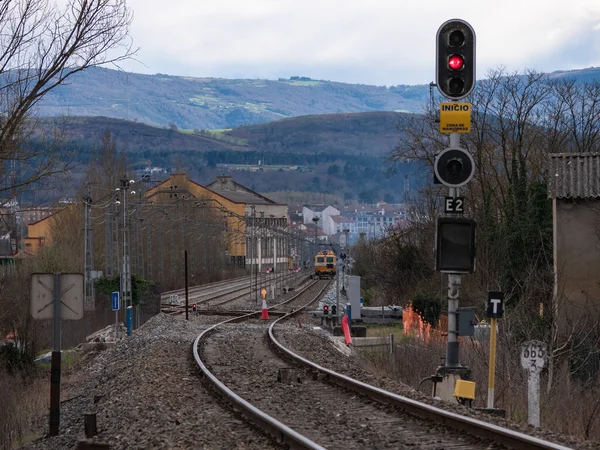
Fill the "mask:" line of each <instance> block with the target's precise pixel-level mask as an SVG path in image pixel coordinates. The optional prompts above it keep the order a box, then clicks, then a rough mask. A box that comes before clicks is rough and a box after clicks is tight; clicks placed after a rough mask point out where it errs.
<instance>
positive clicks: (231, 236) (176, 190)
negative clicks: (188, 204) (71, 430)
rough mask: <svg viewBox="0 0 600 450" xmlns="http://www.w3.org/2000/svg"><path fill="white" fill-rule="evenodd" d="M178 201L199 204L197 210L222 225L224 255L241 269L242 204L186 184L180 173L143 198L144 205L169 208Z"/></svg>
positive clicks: (191, 183) (243, 204) (243, 211)
mask: <svg viewBox="0 0 600 450" xmlns="http://www.w3.org/2000/svg"><path fill="white" fill-rule="evenodd" d="M179 199H186V200H196V201H198V202H199V205H198V206H202V207H205V208H207V209H209V210H210V211H211V213H213V214H214V215H215V216H217V217H218V218H219V219H220V220H222V221H224V225H225V231H226V234H228V239H227V242H228V245H227V251H228V252H229V253H230V255H231V257H232V259H235V261H236V262H237V263H238V265H243V264H244V258H245V256H246V242H245V238H244V237H245V233H246V222H245V220H244V215H245V203H244V202H236V201H233V200H230V199H228V198H227V197H225V196H223V195H220V194H218V193H217V192H215V191H213V190H211V189H209V188H207V187H204V186H202V185H200V184H198V183H196V182H194V181H192V180H190V179H189V178H188V177H187V175H186V174H183V173H177V174H172V175H171V176H170V177H169V178H168V179H167V180H165V181H163V182H162V183H160V184H158V185H156V186H154V187H152V188H151V189H149V190H148V191H147V192H146V194H145V195H144V200H145V201H146V202H152V203H155V204H162V205H172V204H174V203H176V202H177V201H178V200H179Z"/></svg>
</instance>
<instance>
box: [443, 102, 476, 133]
mask: <svg viewBox="0 0 600 450" xmlns="http://www.w3.org/2000/svg"><path fill="white" fill-rule="evenodd" d="M470 132H471V104H470V103H457V102H447V103H440V133H470Z"/></svg>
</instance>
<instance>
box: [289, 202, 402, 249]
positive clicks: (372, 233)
mask: <svg viewBox="0 0 600 450" xmlns="http://www.w3.org/2000/svg"><path fill="white" fill-rule="evenodd" d="M289 216H290V220H291V222H292V224H294V223H301V224H302V225H304V227H305V228H311V229H312V230H313V233H314V226H315V222H314V221H313V218H318V220H317V221H316V226H317V227H318V228H319V230H321V232H322V236H324V237H325V238H326V240H328V241H330V242H344V238H341V239H340V237H341V236H342V235H343V234H344V230H348V238H349V241H350V244H352V243H354V242H355V241H356V240H357V239H359V238H360V235H361V233H364V236H365V238H367V239H376V238H379V237H381V236H383V235H384V234H385V232H386V230H387V229H389V228H390V227H392V226H393V225H394V224H397V223H401V222H403V221H405V220H406V208H405V205H403V204H388V203H385V202H378V203H377V204H375V205H367V204H360V203H356V204H351V205H345V206H341V207H340V209H337V208H335V207H333V206H331V205H325V204H306V205H302V206H301V208H300V205H291V206H290V208H289ZM306 232H307V234H308V233H309V232H308V231H306ZM321 240H323V239H321Z"/></svg>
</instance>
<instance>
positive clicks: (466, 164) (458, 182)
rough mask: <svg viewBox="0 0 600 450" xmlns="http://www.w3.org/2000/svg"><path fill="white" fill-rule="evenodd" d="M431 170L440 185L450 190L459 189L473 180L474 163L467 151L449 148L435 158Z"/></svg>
mask: <svg viewBox="0 0 600 450" xmlns="http://www.w3.org/2000/svg"><path fill="white" fill-rule="evenodd" d="M433 170H434V171H435V176H436V177H437V178H438V180H439V181H440V182H441V183H442V184H444V185H446V186H448V187H451V188H456V187H461V186H464V185H465V184H467V183H468V182H469V181H471V179H472V178H473V175H474V173H475V161H474V160H473V157H472V156H471V153H469V151H468V150H466V149H464V148H460V147H449V148H446V149H444V150H442V151H441V152H440V153H438V155H437V156H436V157H435V163H434V166H433Z"/></svg>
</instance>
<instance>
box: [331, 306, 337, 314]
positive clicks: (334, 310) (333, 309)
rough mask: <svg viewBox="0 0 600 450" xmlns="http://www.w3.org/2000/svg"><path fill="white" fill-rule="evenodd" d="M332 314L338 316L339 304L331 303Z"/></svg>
mask: <svg viewBox="0 0 600 450" xmlns="http://www.w3.org/2000/svg"><path fill="white" fill-rule="evenodd" d="M331 315H332V316H337V306H336V305H331Z"/></svg>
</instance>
